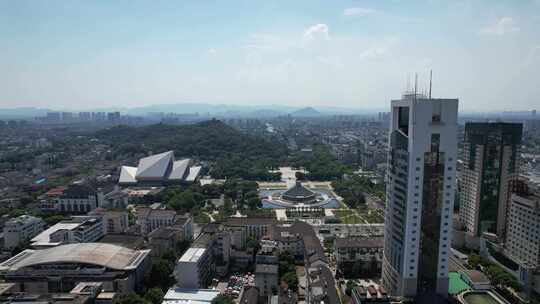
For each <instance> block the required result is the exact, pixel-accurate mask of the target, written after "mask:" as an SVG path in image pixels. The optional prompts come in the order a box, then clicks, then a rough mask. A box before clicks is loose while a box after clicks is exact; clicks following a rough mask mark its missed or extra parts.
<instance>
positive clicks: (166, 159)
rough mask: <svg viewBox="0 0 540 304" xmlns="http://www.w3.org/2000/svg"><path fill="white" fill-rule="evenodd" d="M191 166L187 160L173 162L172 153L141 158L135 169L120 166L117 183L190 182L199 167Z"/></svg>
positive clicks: (189, 160) (195, 175)
mask: <svg viewBox="0 0 540 304" xmlns="http://www.w3.org/2000/svg"><path fill="white" fill-rule="evenodd" d="M191 164H192V160H191V159H189V158H185V159H181V160H178V161H175V160H174V153H173V151H167V152H164V153H160V154H155V155H151V156H148V157H144V158H141V159H140V160H139V164H138V166H137V167H129V166H122V168H121V169H120V179H119V183H120V184H137V183H140V182H143V183H144V182H150V183H152V182H181V181H188V182H192V181H194V180H195V179H196V177H197V175H198V173H199V171H200V169H201V167H199V166H191Z"/></svg>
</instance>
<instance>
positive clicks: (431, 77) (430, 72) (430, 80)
mask: <svg viewBox="0 0 540 304" xmlns="http://www.w3.org/2000/svg"><path fill="white" fill-rule="evenodd" d="M432 81H433V70H429V99H431V83H432Z"/></svg>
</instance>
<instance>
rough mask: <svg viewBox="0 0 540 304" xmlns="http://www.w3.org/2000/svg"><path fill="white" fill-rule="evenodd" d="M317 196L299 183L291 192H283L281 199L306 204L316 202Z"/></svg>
mask: <svg viewBox="0 0 540 304" xmlns="http://www.w3.org/2000/svg"><path fill="white" fill-rule="evenodd" d="M316 196H317V194H316V193H315V192H313V191H311V190H309V189H307V188H306V187H304V186H302V183H301V182H299V181H297V182H296V184H295V185H294V186H293V187H291V188H290V189H289V190H287V191H285V192H283V194H281V197H282V198H283V199H286V200H288V201H295V202H305V201H312V200H315V197H316Z"/></svg>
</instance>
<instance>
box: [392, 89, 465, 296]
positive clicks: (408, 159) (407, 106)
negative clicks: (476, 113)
mask: <svg viewBox="0 0 540 304" xmlns="http://www.w3.org/2000/svg"><path fill="white" fill-rule="evenodd" d="M457 109H458V100H457V99H431V98H427V97H426V96H424V95H421V94H414V93H410V94H405V95H404V96H403V98H402V99H401V100H393V101H392V112H391V125H390V136H389V137H390V143H389V145H390V151H389V155H388V165H389V166H388V184H387V193H386V195H387V204H386V218H385V234H384V236H385V242H384V257H383V271H382V279H383V284H384V286H385V287H386V288H387V289H388V292H389V293H390V294H391V295H396V296H407V297H414V296H416V295H418V294H422V293H430V292H436V293H438V294H440V295H443V296H446V295H447V293H448V257H449V255H450V241H451V230H452V208H453V204H454V187H455V169H456V168H455V165H456V157H457V139H456V136H457Z"/></svg>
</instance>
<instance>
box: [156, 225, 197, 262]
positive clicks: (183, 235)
mask: <svg viewBox="0 0 540 304" xmlns="http://www.w3.org/2000/svg"><path fill="white" fill-rule="evenodd" d="M191 239H193V220H192V219H191V218H190V217H178V218H177V219H176V222H175V223H174V224H173V225H171V226H165V227H159V228H157V229H155V230H154V231H152V232H150V233H149V234H148V240H149V243H150V247H151V248H152V255H153V256H161V255H163V254H164V253H165V252H167V251H169V250H175V248H176V245H177V244H178V243H179V242H182V241H191Z"/></svg>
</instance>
